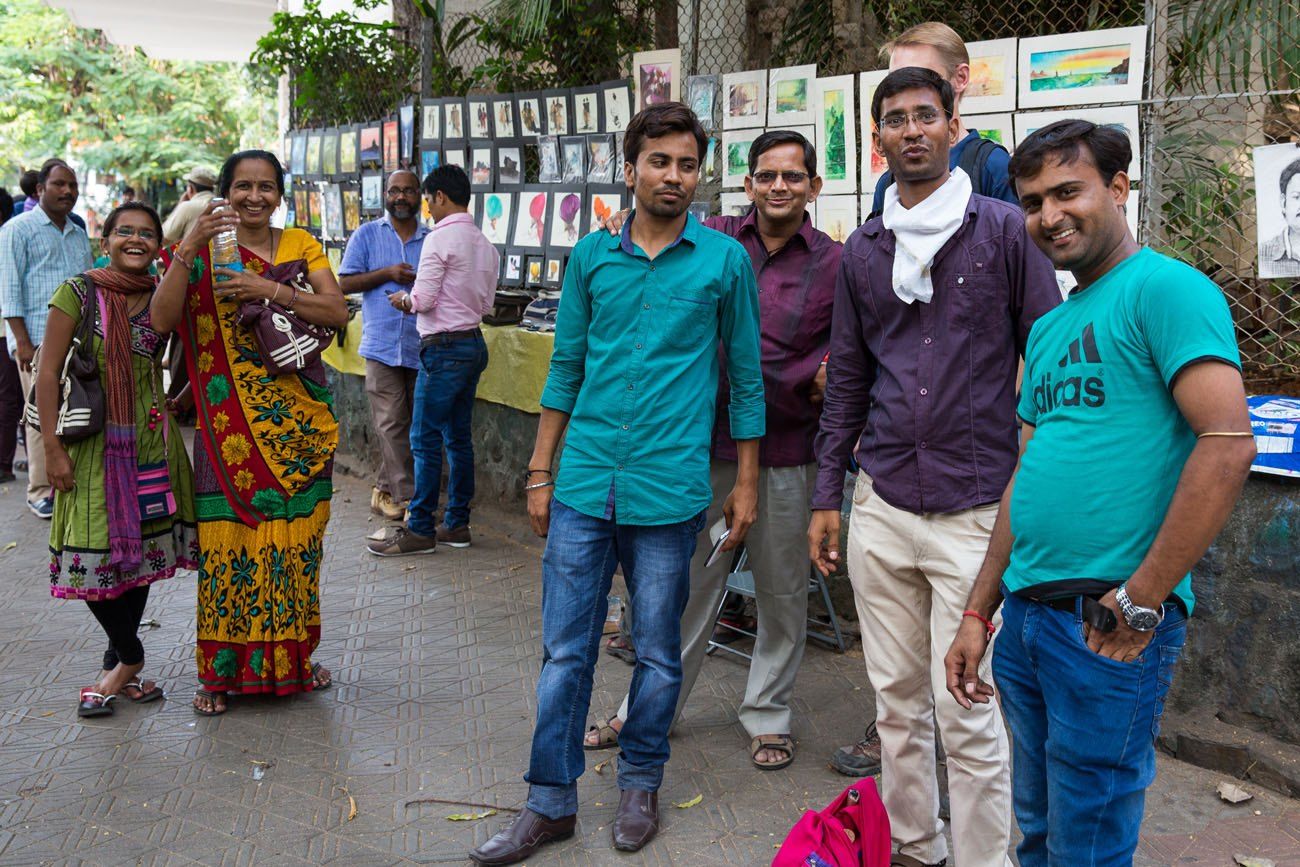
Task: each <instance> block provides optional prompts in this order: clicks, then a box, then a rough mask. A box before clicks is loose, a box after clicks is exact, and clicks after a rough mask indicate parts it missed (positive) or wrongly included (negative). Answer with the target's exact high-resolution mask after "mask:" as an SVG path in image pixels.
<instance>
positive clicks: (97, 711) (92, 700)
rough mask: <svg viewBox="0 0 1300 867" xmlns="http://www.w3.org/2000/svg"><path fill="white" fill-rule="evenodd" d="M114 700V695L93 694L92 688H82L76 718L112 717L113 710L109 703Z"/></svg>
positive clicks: (93, 689)
mask: <svg viewBox="0 0 1300 867" xmlns="http://www.w3.org/2000/svg"><path fill="white" fill-rule="evenodd" d="M115 698H117V696H115V695H103V694H102V693H98V692H95V688H94V687H93V686H87V687H83V688H82V690H81V695H80V698H79V700H78V704H77V716H79V717H92V716H112V715H113V708H112V706H111V705H110V704H109V702H111V701H112V700H113V699H115Z"/></svg>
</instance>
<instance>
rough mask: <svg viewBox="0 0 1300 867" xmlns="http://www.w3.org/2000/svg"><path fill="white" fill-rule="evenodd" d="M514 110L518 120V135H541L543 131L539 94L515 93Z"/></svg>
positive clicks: (540, 97)
mask: <svg viewBox="0 0 1300 867" xmlns="http://www.w3.org/2000/svg"><path fill="white" fill-rule="evenodd" d="M515 109H516V112H517V116H518V118H519V135H541V134H542V133H543V132H544V131H545V129H546V127H545V124H544V122H543V120H542V95H541V94H540V93H516V94H515Z"/></svg>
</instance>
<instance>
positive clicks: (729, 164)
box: [722, 129, 763, 187]
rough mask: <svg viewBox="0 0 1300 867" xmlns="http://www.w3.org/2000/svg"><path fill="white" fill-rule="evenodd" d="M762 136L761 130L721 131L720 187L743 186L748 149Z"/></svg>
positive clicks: (746, 168)
mask: <svg viewBox="0 0 1300 867" xmlns="http://www.w3.org/2000/svg"><path fill="white" fill-rule="evenodd" d="M762 134H763V131H762V130H761V129H743V130H735V131H730V130H723V133H722V186H724V187H743V186H744V185H745V175H747V174H749V148H750V145H752V144H753V143H754V139H756V138H758V137H759V136H760V135H762Z"/></svg>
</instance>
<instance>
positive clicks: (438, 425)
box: [407, 334, 488, 536]
mask: <svg viewBox="0 0 1300 867" xmlns="http://www.w3.org/2000/svg"><path fill="white" fill-rule="evenodd" d="M487 361H488V355H487V344H485V343H484V342H483V335H481V334H478V335H476V336H474V337H471V338H468V339H465V340H452V341H448V342H446V343H435V344H433V345H430V346H426V347H424V348H423V349H421V350H420V372H419V374H418V375H417V376H416V379H415V412H414V413H413V417H412V419H411V457H412V458H413V459H414V461H413V463H414V464H415V495H414V496H413V497H411V504H410V510H411V517H410V519H409V520H408V522H407V527H408V528H409V529H410V531H411V532H412V533H417V534H419V535H421V536H432V535H434V534H435V533H437V531H438V514H437V513H438V493H439V491H438V489H439V486H440V485H441V482H442V448H443V446H444V445H446V447H447V463H448V465H449V466H448V473H447V475H448V479H447V514H446V517H445V523H446V525H447V526H448V527H450V528H455V527H464V526H466V525H467V524H469V504H470V501H471V500H473V499H474V442H473V440H472V438H471V433H470V422H471V420H472V419H473V415H474V392H475V391H476V390H477V389H478V379H479V376H481V375H482V373H483V370H484V368H486V367H487Z"/></svg>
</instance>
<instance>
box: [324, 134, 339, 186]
mask: <svg viewBox="0 0 1300 867" xmlns="http://www.w3.org/2000/svg"><path fill="white" fill-rule="evenodd" d="M320 173H321V176H322V177H325V178H332V177H334V176H335V175H337V174H338V173H339V131H338V129H337V128H336V127H335V128H331V129H327V130H325V131H324V132H322V133H321V140H320Z"/></svg>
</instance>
